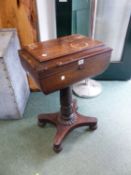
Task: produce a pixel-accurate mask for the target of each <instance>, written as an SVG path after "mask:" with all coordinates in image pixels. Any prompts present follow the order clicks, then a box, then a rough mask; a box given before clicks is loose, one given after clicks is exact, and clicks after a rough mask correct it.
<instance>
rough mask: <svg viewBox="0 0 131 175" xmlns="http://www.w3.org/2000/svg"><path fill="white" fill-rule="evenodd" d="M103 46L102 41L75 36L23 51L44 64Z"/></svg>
mask: <svg viewBox="0 0 131 175" xmlns="http://www.w3.org/2000/svg"><path fill="white" fill-rule="evenodd" d="M103 45H104V44H103V43H102V42H100V41H97V40H93V39H91V38H88V37H86V36H83V35H78V34H75V35H70V36H66V37H60V38H58V39H53V40H49V41H44V42H37V43H33V44H30V45H28V46H25V47H24V48H23V49H24V50H25V51H27V52H28V53H29V54H31V56H33V58H35V59H36V60H37V61H39V62H44V61H49V60H52V59H55V58H60V57H62V56H66V55H70V54H74V53H78V52H81V51H84V50H88V49H94V48H96V47H100V46H103Z"/></svg>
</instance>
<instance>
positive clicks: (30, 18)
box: [0, 0, 38, 90]
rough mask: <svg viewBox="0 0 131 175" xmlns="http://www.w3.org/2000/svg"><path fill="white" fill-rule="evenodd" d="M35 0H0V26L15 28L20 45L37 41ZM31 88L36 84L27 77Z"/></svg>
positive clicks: (35, 87) (34, 87) (35, 88)
mask: <svg viewBox="0 0 131 175" xmlns="http://www.w3.org/2000/svg"><path fill="white" fill-rule="evenodd" d="M35 3H36V2H35V0H4V1H3V0H1V1H0V28H16V29H17V32H18V36H19V39H20V44H21V46H24V45H27V44H31V43H33V42H36V41H38V25H37V12H36V4H35ZM29 84H30V87H31V89H32V90H37V89H38V88H37V86H36V84H35V83H34V82H33V81H32V79H29Z"/></svg>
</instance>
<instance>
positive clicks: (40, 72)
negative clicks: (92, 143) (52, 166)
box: [19, 34, 112, 152]
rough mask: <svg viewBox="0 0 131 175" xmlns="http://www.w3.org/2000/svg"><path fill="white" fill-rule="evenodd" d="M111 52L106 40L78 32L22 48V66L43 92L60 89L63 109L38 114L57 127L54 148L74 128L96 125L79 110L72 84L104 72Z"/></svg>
mask: <svg viewBox="0 0 131 175" xmlns="http://www.w3.org/2000/svg"><path fill="white" fill-rule="evenodd" d="M111 52H112V49H111V48H109V47H107V46H106V45H105V44H104V43H102V42H100V41H97V40H93V39H91V38H88V37H85V36H82V35H77V34H76V35H70V36H66V37H61V38H58V39H53V40H48V41H44V42H38V43H33V44H30V45H27V46H25V47H23V48H22V49H21V50H20V51H19V55H20V58H21V62H22V65H23V67H24V68H25V70H26V71H27V72H29V73H30V74H31V76H32V77H33V78H34V80H35V81H36V83H37V84H38V86H39V88H40V89H41V91H42V92H43V93H45V94H49V93H51V92H54V91H56V90H60V105H61V108H60V112H58V113H53V114H52V113H50V114H40V115H39V116H38V122H39V125H40V126H43V125H45V124H46V123H47V122H49V123H53V124H54V125H55V126H56V128H57V132H56V135H55V139H54V145H53V148H54V151H56V152H59V151H61V149H62V147H61V143H62V141H63V139H64V137H65V136H66V135H67V134H68V133H69V132H70V131H71V130H72V129H74V128H76V127H80V126H89V129H90V130H94V129H96V127H97V119H96V118H95V117H87V116H83V115H81V114H79V113H78V112H77V104H76V101H75V100H72V90H71V85H72V84H73V83H76V82H78V81H80V80H83V79H85V78H87V77H93V76H96V75H98V74H100V73H102V72H103V71H104V70H105V69H106V68H107V66H108V65H109V62H110V56H111Z"/></svg>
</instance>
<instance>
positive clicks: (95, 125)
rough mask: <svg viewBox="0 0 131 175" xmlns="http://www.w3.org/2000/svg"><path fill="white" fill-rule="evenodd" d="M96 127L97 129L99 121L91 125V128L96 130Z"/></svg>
mask: <svg viewBox="0 0 131 175" xmlns="http://www.w3.org/2000/svg"><path fill="white" fill-rule="evenodd" d="M96 129H97V123H96V124H92V125H89V130H91V131H94V130H96Z"/></svg>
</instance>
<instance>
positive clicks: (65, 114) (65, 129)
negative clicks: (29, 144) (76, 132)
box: [38, 87, 97, 152]
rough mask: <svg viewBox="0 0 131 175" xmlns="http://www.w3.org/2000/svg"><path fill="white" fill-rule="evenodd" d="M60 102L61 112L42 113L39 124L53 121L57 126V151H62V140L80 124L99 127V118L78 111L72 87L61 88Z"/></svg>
mask: <svg viewBox="0 0 131 175" xmlns="http://www.w3.org/2000/svg"><path fill="white" fill-rule="evenodd" d="M60 104H61V109H60V112H58V113H51V114H40V115H39V116H38V124H39V126H45V124H46V123H52V124H54V125H55V126H56V128H57V132H56V135H55V138H54V144H53V149H54V151H55V152H60V151H61V150H62V146H61V144H62V141H63V139H64V137H65V136H66V135H67V134H68V133H69V132H70V131H71V130H73V129H75V128H77V127H80V126H89V129H90V130H95V129H96V128H97V119H96V118H95V117H87V116H83V115H81V114H79V113H78V112H77V104H76V101H75V100H72V89H71V87H67V88H64V89H62V90H60Z"/></svg>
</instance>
